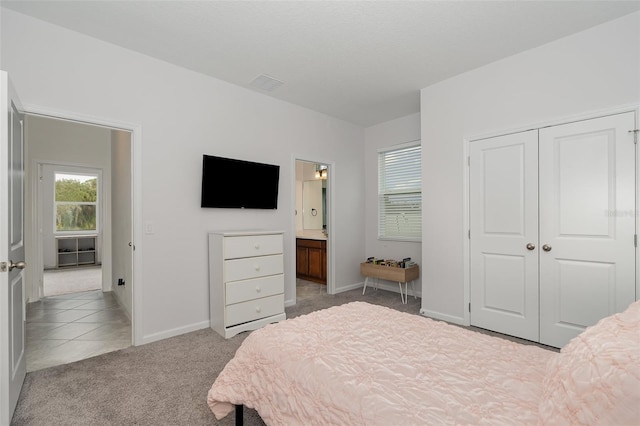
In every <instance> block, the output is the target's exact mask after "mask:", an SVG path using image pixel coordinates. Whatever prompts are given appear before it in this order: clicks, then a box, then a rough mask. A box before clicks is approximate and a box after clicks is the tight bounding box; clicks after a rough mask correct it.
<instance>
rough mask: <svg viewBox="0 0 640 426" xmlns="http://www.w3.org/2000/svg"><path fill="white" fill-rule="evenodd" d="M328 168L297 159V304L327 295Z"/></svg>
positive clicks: (325, 165)
mask: <svg viewBox="0 0 640 426" xmlns="http://www.w3.org/2000/svg"><path fill="white" fill-rule="evenodd" d="M329 176H330V170H329V165H327V164H323V163H319V162H312V161H303V160H296V209H295V224H296V245H295V247H296V302H299V301H301V300H304V299H308V298H313V297H317V296H318V295H323V294H327V283H328V279H329V274H328V268H327V264H328V261H327V259H328V255H327V254H328V223H329V209H328V208H327V206H328V197H327V188H328V181H329Z"/></svg>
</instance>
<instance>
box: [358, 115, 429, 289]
mask: <svg viewBox="0 0 640 426" xmlns="http://www.w3.org/2000/svg"><path fill="white" fill-rule="evenodd" d="M419 139H420V114H411V115H408V116H406V117H402V118H398V119H396V120H392V121H388V122H386V123H381V124H378V125H375V126H371V127H368V128H367V129H365V150H364V159H365V199H366V206H365V209H364V221H365V240H364V243H365V248H364V250H365V258H366V257H371V256H375V257H378V258H384V259H404V258H405V257H410V258H412V259H414V261H415V262H417V263H418V264H419V266H420V267H421V268H422V265H421V261H422V244H421V243H420V242H406V241H404V242H403V241H387V240H378V150H379V149H381V148H389V147H391V146H393V145H398V144H403V143H407V142H411V141H415V140H419ZM428 204H430V201H429V200H428V199H427V200H425V199H424V197H423V200H422V205H423V208H425V207H424V206H427V205H428ZM421 280H422V272H421V277H420V278H419V279H418V280H417V281H416V290H419V289H420V288H421V285H420V283H421ZM380 287H381V288H386V289H388V290H391V291H397V290H398V286H397V283H396V285H392V284H390V283H386V284H381V285H380Z"/></svg>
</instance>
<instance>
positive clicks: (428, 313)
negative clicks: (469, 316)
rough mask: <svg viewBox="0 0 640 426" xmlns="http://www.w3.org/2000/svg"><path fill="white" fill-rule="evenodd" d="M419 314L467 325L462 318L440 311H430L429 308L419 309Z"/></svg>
mask: <svg viewBox="0 0 640 426" xmlns="http://www.w3.org/2000/svg"><path fill="white" fill-rule="evenodd" d="M420 314H421V315H424V316H426V317H429V318H433V319H437V320H441V321H446V322H450V323H452V324H458V325H465V326H468V325H469V324H467V323H466V321H465V319H464V318H461V317H455V316H453V315H448V314H443V313H442V312H437V311H432V310H429V309H420Z"/></svg>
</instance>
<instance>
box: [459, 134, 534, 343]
mask: <svg viewBox="0 0 640 426" xmlns="http://www.w3.org/2000/svg"><path fill="white" fill-rule="evenodd" d="M470 157H471V159H470V173H469V177H470V211H471V217H470V225H471V242H470V254H471V260H470V264H471V272H470V279H471V313H470V318H471V324H472V325H475V326H478V327H482V328H487V329H490V330H495V331H498V332H501V333H505V334H509V335H512V336H518V337H522V338H524V339H529V340H534V341H537V340H538V247H537V240H538V132H537V130H532V131H527V132H522V133H517V134H512V135H506V136H499V137H495V138H491V139H484V140H479V141H474V142H472V143H471V144H470Z"/></svg>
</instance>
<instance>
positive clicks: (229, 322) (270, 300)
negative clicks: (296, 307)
mask: <svg viewBox="0 0 640 426" xmlns="http://www.w3.org/2000/svg"><path fill="white" fill-rule="evenodd" d="M282 312H284V294H277V295H275V296H269V297H263V298H260V299H254V300H250V301H248V302H242V303H236V304H234V305H229V306H227V308H226V312H225V315H226V317H227V318H226V321H225V323H226V326H227V327H231V326H233V325H237V324H242V323H244V322H249V321H253V320H257V319H260V318H265V317H270V316H272V315H277V314H280V313H282Z"/></svg>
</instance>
